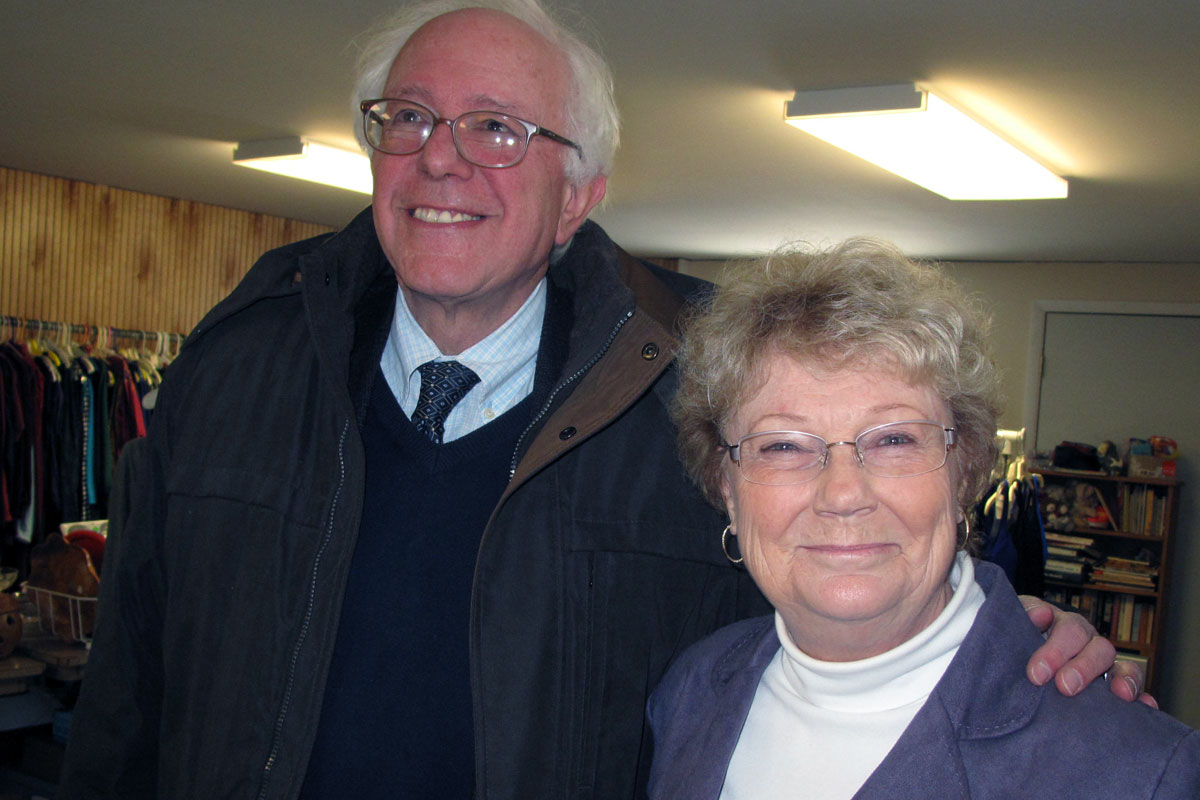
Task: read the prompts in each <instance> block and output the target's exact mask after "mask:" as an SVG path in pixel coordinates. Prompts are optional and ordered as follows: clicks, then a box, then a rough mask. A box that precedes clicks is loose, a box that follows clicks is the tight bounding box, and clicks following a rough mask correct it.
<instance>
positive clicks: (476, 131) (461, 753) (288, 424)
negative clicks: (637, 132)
mask: <svg viewBox="0 0 1200 800" xmlns="http://www.w3.org/2000/svg"><path fill="white" fill-rule="evenodd" d="M460 5H476V4H475V3H469V2H468V3H463V4H460ZM449 7H450V6H449V5H448V4H446V3H439V4H438V5H437V6H433V7H427V8H421V9H416V10H415V11H412V12H411V13H407V14H406V15H404V17H403V18H402V19H400V20H399V21H398V22H397V24H396V25H395V26H393V27H392V28H391V29H389V30H388V31H387V32H385V33H384V34H383V35H382V36H381V37H380V38H379V39H378V40H377V41H376V43H375V44H374V45H373V46H372V47H371V48H369V50H368V53H367V57H366V68H365V72H364V74H365V76H366V77H365V78H364V81H363V83H362V84H361V85H360V94H359V99H360V101H361V111H362V113H363V137H364V141H365V143H366V145H367V146H368V147H369V148H370V149H371V153H372V169H373V171H374V176H375V192H374V200H373V204H372V208H371V211H370V213H365V212H364V214H362V215H360V216H359V217H358V218H357V219H355V220H354V221H353V222H351V223H350V224H349V225H348V226H347V227H346V228H345V229H344V230H342V231H341V232H339V233H337V234H336V235H332V236H327V237H321V238H318V239H315V240H311V241H306V242H301V243H298V244H296V245H292V246H289V247H285V248H282V249H280V250H276V251H273V252H271V253H268V254H267V255H266V256H264V257H263V258H262V260H260V262H259V263H258V264H257V265H256V266H255V267H254V268H253V269H252V270H251V271H250V273H249V274H248V275H247V276H246V278H245V280H244V281H243V282H242V284H241V285H240V286H239V287H238V288H237V289H236V290H235V291H234V292H233V293H232V294H231V295H230V297H229V298H227V299H226V300H225V301H224V302H222V303H221V304H220V305H219V306H217V307H216V308H215V309H214V310H213V311H212V312H211V313H210V314H209V315H208V316H207V317H206V318H205V319H204V320H203V321H202V322H201V323H200V325H199V326H198V327H197V329H196V330H195V331H194V332H193V334H192V336H191V337H190V339H189V341H188V344H187V345H186V346H185V348H184V352H183V353H182V354H181V356H180V357H179V359H178V361H177V362H176V363H175V364H174V365H173V366H172V368H171V375H170V377H169V378H168V380H167V382H166V384H165V385H164V387H163V391H162V396H161V398H160V401H159V405H158V411H157V415H156V419H155V424H154V426H153V430H152V431H151V432H150V435H149V437H148V438H147V439H146V440H144V441H142V442H139V444H138V446H135V447H134V448H133V449H132V451H131V453H130V455H129V456H128V457H127V458H126V459H125V460H124V461H123V464H122V479H121V486H122V487H123V488H122V489H120V490H119V492H118V496H117V498H116V504H115V505H116V512H115V514H114V517H115V519H114V525H115V526H116V528H117V530H116V532H115V533H114V540H113V543H112V547H113V551H112V553H111V555H110V556H109V559H110V560H109V562H108V565H107V566H106V574H105V581H104V589H103V596H102V599H101V609H102V611H101V619H100V622H99V629H98V631H97V634H96V638H95V642H94V647H93V652H92V657H91V663H89V665H88V676H87V681H86V684H85V687H84V690H83V693H82V697H81V699H80V702H79V706H78V710H77V713H76V719H75V723H74V731H73V736H72V741H71V745H70V747H69V752H68V757H67V765H66V771H65V777H64V784H63V796H64V797H87V796H106V797H121V798H134V797H164V798H167V797H169V798H182V797H195V798H205V800H209V799H210V798H215V797H259V798H295V797H365V796H379V797H383V796H386V797H438V798H441V797H469V796H471V795H472V794H474V796H476V797H480V798H485V797H486V798H521V799H522V800H530V799H531V798H555V800H558V799H560V798H565V797H596V798H620V797H634V796H637V795H639V794H640V793H641V792H642V791H643V786H644V779H645V777H646V772H647V766H648V761H649V752H648V746H647V745H648V741H649V737H648V733H647V732H646V729H645V726H644V723H643V708H644V703H645V701H646V698H647V697H648V695H649V692H650V690H651V689H652V688H653V687H654V685H655V683H656V682H657V681H658V679H659V677H660V676H661V675H662V673H663V671H664V670H665V668H666V666H667V664H668V663H669V662H670V661H671V659H672V657H673V656H674V655H676V654H677V653H678V652H679V651H680V650H681V649H683V648H684V647H685V646H687V645H688V644H690V643H691V642H693V641H695V640H696V639H698V638H699V637H700V636H702V635H704V634H706V633H708V632H709V631H711V630H713V629H715V628H717V627H719V626H721V625H724V624H726V623H728V622H731V621H733V620H734V619H736V618H739V617H743V616H746V615H748V614H751V613H758V612H761V611H762V610H763V609H764V608H765V606H764V605H763V601H762V598H761V596H760V595H759V594H758V592H757V591H756V590H755V589H754V587H753V585H752V583H751V582H750V580H749V578H748V576H747V575H746V574H745V573H744V572H742V571H739V570H737V569H734V568H732V567H731V566H730V565H729V564H728V562H727V561H726V559H725V556H724V555H723V554H722V551H721V547H720V541H719V540H720V536H719V534H720V531H721V528H722V527H723V525H724V523H723V522H722V521H721V520H720V519H718V518H717V517H716V516H714V515H713V514H712V512H711V511H710V510H709V509H708V507H707V506H706V504H705V503H704V502H703V501H702V500H701V498H700V496H699V494H698V493H697V491H696V490H695V489H694V488H693V487H692V486H691V485H690V484H689V483H688V480H687V478H686V477H685V476H684V474H683V472H682V470H681V469H680V467H679V465H678V463H677V461H676V457H675V445H674V431H673V429H672V426H671V423H670V420H669V418H668V413H667V404H668V400H669V398H670V396H671V394H672V391H673V389H674V385H675V383H674V382H675V377H674V373H673V371H672V369H671V362H672V354H673V352H674V351H675V348H676V338H675V319H676V315H677V314H678V313H679V311H680V309H681V306H682V305H683V303H684V302H685V297H686V296H687V295H688V294H690V293H692V292H693V291H695V290H696V289H698V288H699V286H698V285H697V284H695V283H694V282H692V281H689V280H687V279H685V278H682V277H680V276H678V275H675V274H673V273H667V272H664V271H661V270H656V269H654V268H652V267H650V266H648V265H646V264H643V263H640V262H638V261H637V260H635V259H633V258H631V257H630V256H629V255H627V254H626V253H624V252H623V251H621V250H620V249H619V248H617V247H616V246H615V245H614V244H613V243H612V242H611V241H610V240H609V239H608V238H607V237H606V236H605V234H604V232H603V231H602V230H601V229H600V228H599V227H597V226H596V225H595V224H593V223H590V222H585V220H586V218H587V216H588V213H589V212H590V211H591V210H592V208H594V207H595V206H596V204H597V203H598V202H599V201H600V200H601V198H602V197H603V196H604V192H605V181H606V175H607V174H608V172H609V168H610V164H611V159H612V154H613V151H614V149H615V141H616V115H615V110H614V109H613V106H612V101H611V89H610V80H609V78H608V74H607V69H606V67H605V65H604V64H603V62H602V61H601V60H600V59H599V58H598V57H597V56H596V55H595V54H594V53H593V52H592V51H591V50H589V49H588V48H587V47H585V46H584V45H582V44H581V43H580V42H579V41H578V40H577V39H575V38H574V37H572V36H570V35H569V34H567V33H566V32H564V31H563V30H562V29H561V28H560V27H558V26H557V25H555V24H554V23H552V22H551V21H550V20H549V18H548V17H547V16H546V15H545V13H544V12H543V11H542V10H541V9H540V8H539V7H537V6H536V5H534V4H533V2H532V0H529V1H528V2H519V0H512V2H510V3H508V4H507V5H506V6H505V7H504V8H505V9H506V10H505V11H497V10H486V9H478V8H473V9H467V10H457V11H449V12H448V11H447V9H448V8H449ZM377 98H383V99H377ZM552 254H554V256H553V257H552ZM1041 613H1043V614H1045V613H1046V612H1045V609H1042V611H1041ZM1060 628H1062V629H1065V630H1062V631H1060V633H1059V634H1058V636H1056V639H1058V640H1059V641H1056V642H1055V644H1053V645H1051V646H1050V647H1049V648H1048V649H1047V650H1046V651H1045V652H1044V653H1043V654H1042V655H1041V656H1040V657H1038V658H1037V659H1035V662H1034V667H1032V668H1031V669H1034V668H1035V669H1036V670H1037V671H1039V672H1043V673H1044V674H1039V675H1038V676H1037V677H1038V678H1039V680H1042V681H1044V680H1047V679H1048V678H1049V676H1050V672H1051V671H1052V669H1054V668H1058V667H1061V666H1062V665H1063V663H1064V662H1065V661H1066V657H1065V656H1064V654H1063V652H1062V651H1063V650H1066V651H1068V653H1067V655H1071V654H1074V653H1075V652H1076V651H1078V650H1080V648H1082V647H1083V644H1084V642H1085V641H1086V639H1087V637H1088V635H1089V634H1090V632H1089V631H1087V630H1086V629H1085V628H1083V627H1082V626H1081V625H1080V624H1079V623H1078V622H1072V623H1071V624H1069V625H1064V626H1060ZM1106 647H1107V646H1106V645H1105V644H1102V643H1093V644H1092V645H1090V646H1089V647H1088V648H1087V649H1086V650H1085V653H1084V656H1083V657H1082V658H1081V659H1078V660H1077V661H1076V662H1072V664H1071V665H1070V666H1068V667H1066V668H1065V669H1064V670H1063V672H1061V673H1060V679H1062V680H1066V681H1068V682H1074V683H1081V682H1083V681H1086V680H1089V679H1091V678H1093V677H1095V675H1096V674H1098V673H1099V672H1101V671H1103V670H1104V669H1105V668H1106V667H1107V666H1108V662H1109V661H1111V649H1110V648H1109V649H1106ZM1031 674H1034V673H1033V672H1031Z"/></svg>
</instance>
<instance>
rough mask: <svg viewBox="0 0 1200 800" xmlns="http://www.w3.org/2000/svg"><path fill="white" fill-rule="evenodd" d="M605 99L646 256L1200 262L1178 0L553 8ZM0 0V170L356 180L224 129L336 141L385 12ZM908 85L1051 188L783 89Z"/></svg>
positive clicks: (170, 186) (631, 226) (624, 194)
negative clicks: (869, 146) (818, 116)
mask: <svg viewBox="0 0 1200 800" xmlns="http://www.w3.org/2000/svg"><path fill="white" fill-rule="evenodd" d="M563 2H565V3H566V4H567V6H568V10H571V9H578V10H579V11H581V12H582V13H583V14H584V15H585V16H586V17H587V18H588V19H589V20H590V27H591V28H592V29H593V33H594V36H593V38H595V39H596V40H598V42H599V43H600V46H601V49H602V50H603V52H604V53H605V54H606V55H607V57H608V58H609V60H610V62H611V63H612V65H613V70H614V74H615V80H616V91H617V101H618V103H619V105H620V108H621V112H622V116H623V129H622V145H621V149H620V151H619V153H618V156H617V163H616V168H615V171H614V173H613V175H612V177H611V179H610V181H609V199H608V201H607V203H606V205H605V207H604V208H602V209H601V210H600V211H599V212H598V213H596V214H595V215H594V216H595V217H596V218H597V219H598V220H599V221H600V222H601V223H602V224H603V225H604V226H605V227H606V228H607V229H608V230H609V232H610V233H611V234H612V236H613V238H615V239H616V240H617V241H618V242H620V243H622V244H623V245H624V246H626V247H627V248H628V249H630V250H632V251H634V252H636V253H639V254H642V255H656V256H679V257H684V258H691V259H703V258H723V257H729V256H737V255H746V254H751V253H755V252H761V251H763V250H767V249H770V248H772V247H774V246H776V245H778V244H779V243H781V242H783V241H785V240H791V239H806V240H808V241H813V242H831V241H834V240H837V239H840V238H843V237H845V236H849V235H854V234H871V235H877V236H882V237H885V238H888V239H892V240H894V241H895V242H897V243H898V244H899V245H900V246H901V247H902V248H904V249H906V250H908V251H909V252H911V253H913V254H916V255H921V256H930V257H938V258H944V259H955V260H1001V261H1005V260H1013V261H1111V262H1123V261H1128V262H1200V213H1198V212H1200V155H1198V152H1197V150H1198V145H1200V55H1198V44H1197V43H1198V42H1200V3H1197V2H1196V0H1178V1H1176V0H1140V2H1131V0H1006V1H1005V2H995V0H906V1H905V2H902V3H901V2H880V0H807V1H806V2H798V1H797V0H742V2H728V0H689V1H688V2H684V0H652V1H651V2H647V0H590V2H588V1H586V0H563ZM12 5H19V6H20V11H19V13H14V12H15V9H14V8H12V7H10V8H9V9H8V12H9V13H7V14H5V17H6V21H5V24H4V25H3V26H0V73H2V74H3V75H4V76H5V80H4V86H3V88H0V100H2V102H3V105H2V109H3V111H2V113H3V121H0V165H3V166H8V167H13V168H18V169H24V170H30V171H34V172H40V173H46V174H51V175H58V176H63V177H69V178H75V179H80V180H84V181H89V182H95V183H101V184H107V185H111V186H116V187H121V188H126V189H132V190H137V191H142V192H149V193H153V194H159V195H166V196H170V197H180V198H186V199H191V200H197V201H201V202H205V203H214V204H218V205H222V206H229V207H233V208H239V209H248V210H253V211H259V212H263V213H268V214H274V215H280V216H285V217H292V218H296V219H302V220H308V221H314V222H321V223H325V224H328V225H333V226H338V225H341V224H342V223H344V222H346V221H347V220H348V219H349V218H350V217H351V216H352V215H353V214H354V213H355V212H357V211H358V210H360V209H361V208H362V207H363V206H364V205H365V204H366V202H367V199H366V197H365V196H363V195H357V194H353V193H350V192H346V191H342V190H337V189H329V188H323V187H319V186H316V185H312V184H305V183H302V182H299V181H292V180H289V179H286V178H279V177H276V176H272V175H267V174H263V173H258V172H256V171H253V170H245V169H241V168H237V167H234V166H233V165H232V163H231V151H232V148H233V145H234V144H235V143H236V142H237V141H238V140H252V139H265V138H274V137H281V136H288V135H298V134H299V135H304V136H308V137H310V138H312V139H315V140H318V141H323V142H326V143H329V144H342V145H345V146H349V147H353V146H354V145H353V136H352V129H351V126H352V124H354V123H353V119H352V117H351V115H350V110H349V109H350V108H351V104H350V97H349V95H350V90H351V86H352V83H353V79H352V70H353V64H354V59H355V50H354V48H353V45H352V41H353V40H354V38H355V37H356V36H357V35H358V34H360V33H361V32H362V31H364V30H365V29H366V28H367V27H368V26H369V24H370V23H371V22H372V21H373V20H376V19H378V18H379V17H381V16H383V15H386V14H387V13H388V11H389V10H390V9H392V8H394V3H392V2H386V1H385V0H359V1H358V2H354V3H345V2H341V1H339V2H332V1H331V0H255V1H254V2H246V0H238V1H237V2H230V1H229V0H205V1H204V2H198V0H171V2H163V0H153V1H152V2H151V1H150V0H122V1H121V2H115V1H114V0H90V2H87V3H66V2H40V3H21V4H10V6H12ZM904 81H920V82H923V83H924V84H926V85H927V86H929V87H930V88H933V89H936V90H940V92H941V93H942V94H943V96H945V97H946V98H947V99H949V100H951V101H953V102H956V103H957V104H958V105H959V106H960V107H962V108H963V109H964V110H966V111H968V112H969V113H972V114H974V115H975V116H977V117H980V118H982V119H984V120H986V121H988V122H989V124H990V125H991V126H992V127H993V128H995V129H996V130H998V131H999V132H1000V133H1002V134H1003V135H1005V136H1006V137H1007V138H1009V139H1010V140H1012V141H1014V142H1015V143H1018V144H1020V145H1022V146H1023V147H1025V149H1027V150H1029V151H1030V152H1032V153H1034V154H1035V155H1037V156H1038V157H1039V158H1040V160H1042V161H1043V162H1044V163H1045V164H1047V165H1048V166H1050V167H1052V168H1053V169H1055V170H1056V171H1059V172H1060V174H1063V175H1065V176H1067V177H1068V178H1069V179H1070V197H1069V198H1068V199H1066V200H1042V201H1023V202H969V203H962V202H960V203H955V202H951V201H949V200H945V199H943V198H942V197H940V196H939V195H935V194H933V193H931V192H928V191H926V190H924V189H921V188H919V187H917V186H914V185H912V184H909V183H907V182H905V181H903V180H901V179H900V178H897V177H894V176H892V175H891V174H889V173H886V172H883V171H882V170H879V169H878V168H876V167H873V166H871V165H869V164H866V163H865V162H862V161H859V160H858V159H856V158H854V157H853V156H850V155H847V154H845V153H843V152H841V151H840V150H836V149H834V148H832V147H831V146H829V145H827V144H824V143H823V142H820V141H818V140H816V139H813V138H811V137H808V136H807V135H805V134H804V133H801V132H800V131H797V130H795V129H793V128H791V127H789V126H787V125H785V124H784V123H783V122H782V121H781V117H782V107H783V103H784V101H785V100H786V99H788V98H790V96H791V93H792V92H793V91H794V90H796V89H815V88H829V87H839V86H857V85H873V84H884V83H900V82H904Z"/></svg>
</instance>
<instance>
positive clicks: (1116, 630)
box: [1029, 467, 1183, 694]
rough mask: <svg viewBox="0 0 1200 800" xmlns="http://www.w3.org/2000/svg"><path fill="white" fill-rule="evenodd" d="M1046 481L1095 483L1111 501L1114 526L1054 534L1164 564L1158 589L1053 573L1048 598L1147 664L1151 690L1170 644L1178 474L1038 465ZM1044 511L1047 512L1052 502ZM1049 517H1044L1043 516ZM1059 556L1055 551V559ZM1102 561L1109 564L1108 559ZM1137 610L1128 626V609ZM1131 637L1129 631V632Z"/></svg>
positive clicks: (1111, 553) (1035, 470)
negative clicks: (1123, 615) (1146, 474)
mask: <svg viewBox="0 0 1200 800" xmlns="http://www.w3.org/2000/svg"><path fill="white" fill-rule="evenodd" d="M1029 472H1030V473H1032V474H1034V475H1040V476H1041V478H1042V481H1043V483H1044V485H1045V486H1053V485H1077V484H1089V485H1091V486H1093V487H1095V488H1096V490H1097V491H1098V492H1099V493H1100V496H1101V497H1102V498H1103V499H1104V505H1105V507H1106V509H1107V510H1108V512H1109V514H1110V515H1111V516H1110V525H1109V527H1091V526H1087V527H1081V526H1078V525H1077V526H1075V527H1074V528H1073V529H1072V530H1055V529H1054V528H1053V527H1052V526H1049V525H1047V527H1046V533H1047V534H1051V533H1062V534H1065V535H1067V536H1075V537H1084V538H1089V539H1092V540H1094V549H1095V550H1096V551H1099V552H1100V553H1102V554H1103V555H1104V556H1105V557H1107V556H1114V557H1117V558H1135V557H1136V556H1138V555H1139V554H1144V552H1143V551H1147V552H1148V553H1149V554H1150V556H1151V559H1150V560H1151V561H1154V562H1157V576H1156V580H1155V583H1154V586H1152V587H1142V586H1132V585H1126V584H1122V583H1114V582H1111V581H1102V580H1096V579H1094V578H1093V576H1091V575H1089V576H1088V577H1087V579H1086V580H1085V581H1084V582H1083V583H1076V582H1072V581H1059V580H1054V579H1053V578H1052V577H1051V576H1050V575H1047V576H1046V597H1047V598H1048V599H1051V600H1054V601H1056V602H1060V603H1065V604H1066V605H1070V606H1073V607H1075V608H1077V609H1078V610H1079V611H1080V613H1083V614H1084V616H1087V617H1089V618H1090V619H1091V620H1092V623H1093V624H1094V625H1096V628H1097V629H1098V630H1100V632H1101V633H1103V634H1104V635H1105V636H1107V637H1108V639H1109V640H1110V641H1111V642H1112V643H1113V645H1114V646H1115V647H1116V648H1117V650H1118V651H1119V652H1120V653H1122V654H1126V655H1133V656H1138V657H1141V658H1142V659H1144V660H1145V662H1146V667H1145V668H1146V691H1148V692H1150V693H1151V694H1153V693H1154V692H1155V690H1156V686H1157V678H1158V675H1157V672H1158V665H1159V664H1160V663H1161V658H1162V653H1163V650H1164V647H1165V645H1166V620H1167V611H1168V608H1167V606H1168V604H1169V589H1170V580H1171V566H1172V564H1171V536H1172V533H1173V532H1174V530H1175V527H1176V524H1177V522H1178V515H1179V490H1180V488H1181V487H1182V486H1183V484H1181V483H1179V482H1178V481H1176V480H1174V479H1173V478H1140V477H1130V476H1125V475H1107V474H1098V473H1090V472H1077V471H1073V470H1055V469H1046V468H1037V467H1035V468H1030V469H1029ZM1039 502H1042V503H1043V505H1042V509H1043V511H1045V504H1044V501H1041V500H1039ZM1045 518H1046V515H1045V514H1043V519H1045ZM1051 557H1052V558H1053V556H1051ZM1097 566H1100V567H1102V566H1103V562H1100V564H1098V565H1097ZM1122 612H1124V613H1126V614H1129V615H1130V617H1129V619H1128V621H1125V623H1124V628H1125V630H1124V631H1122V627H1123V626H1122V624H1121V622H1122V620H1121V618H1120V613H1122ZM1123 634H1124V635H1123Z"/></svg>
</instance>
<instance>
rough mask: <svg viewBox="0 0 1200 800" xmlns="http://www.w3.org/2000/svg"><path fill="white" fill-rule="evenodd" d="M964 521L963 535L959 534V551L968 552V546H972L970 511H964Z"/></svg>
mask: <svg viewBox="0 0 1200 800" xmlns="http://www.w3.org/2000/svg"><path fill="white" fill-rule="evenodd" d="M962 521H963V532H962V533H961V534H959V537H958V549H959V550H966V549H967V547H968V545H970V544H971V512H970V510H967V509H964V510H963V518H962Z"/></svg>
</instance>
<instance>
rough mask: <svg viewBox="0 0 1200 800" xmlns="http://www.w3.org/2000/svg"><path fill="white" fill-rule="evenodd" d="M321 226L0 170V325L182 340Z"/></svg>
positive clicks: (315, 233) (319, 229)
mask: <svg viewBox="0 0 1200 800" xmlns="http://www.w3.org/2000/svg"><path fill="white" fill-rule="evenodd" d="M328 230H329V228H327V227H325V226H323V225H315V224H312V223H306V222H297V221H295V220H289V219H283V218H282V217H270V216H266V215H264V214H253V213H250V212H247V211H236V210H234V209H229V208H221V207H219V206H212V205H206V204H204V203H193V202H190V201H187V200H174V199H171V198H166V197H157V196H154V195H148V194H141V193H139V192H130V191H125V190H123V189H114V188H111V187H107V186H97V185H95V184H89V183H83V182H81V181H72V180H65V179H62V178H52V177H48V176H44V175H37V174H34V173H31V172H22V171H19V170H12V169H7V168H4V167H0V314H3V315H8V316H13V317H20V318H25V319H37V320H46V321H53V322H65V323H71V324H75V325H100V326H111V327H117V328H128V329H140V330H149V331H169V332H177V333H184V332H187V331H189V330H191V328H192V327H193V326H194V325H195V324H196V323H197V322H199V321H200V318H201V317H202V316H203V314H204V312H205V311H207V310H208V309H209V308H211V307H212V306H213V305H214V304H216V302H217V301H218V300H220V299H221V298H223V297H224V296H225V295H226V294H228V293H229V291H230V290H231V289H233V287H234V286H236V285H237V282H238V281H239V280H240V279H241V277H242V276H243V275H244V274H245V272H246V270H247V269H249V268H250V265H251V264H253V263H254V260H255V259H256V258H257V257H258V256H259V255H261V254H262V253H263V252H264V251H265V250H268V249H270V248H272V247H278V246H280V245H283V244H287V243H289V242H294V241H297V240H299V239H304V238H307V237H309V236H315V235H317V234H318V233H323V232H325V231H328Z"/></svg>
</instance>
